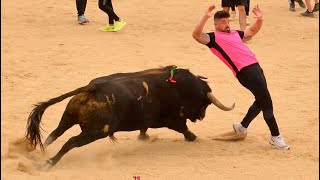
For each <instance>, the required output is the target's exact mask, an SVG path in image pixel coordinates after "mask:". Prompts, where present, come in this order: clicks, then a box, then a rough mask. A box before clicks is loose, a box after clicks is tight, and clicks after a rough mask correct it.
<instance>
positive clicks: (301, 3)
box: [296, 0, 306, 8]
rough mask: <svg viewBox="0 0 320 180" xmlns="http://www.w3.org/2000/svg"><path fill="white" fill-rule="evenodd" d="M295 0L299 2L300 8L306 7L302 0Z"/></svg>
mask: <svg viewBox="0 0 320 180" xmlns="http://www.w3.org/2000/svg"><path fill="white" fill-rule="evenodd" d="M296 2H298V3H299V6H300V7H301V8H306V4H305V3H304V2H303V1H302V0H297V1H296Z"/></svg>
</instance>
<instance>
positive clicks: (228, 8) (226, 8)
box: [222, 7, 230, 12]
mask: <svg viewBox="0 0 320 180" xmlns="http://www.w3.org/2000/svg"><path fill="white" fill-rule="evenodd" d="M222 9H223V10H224V11H226V12H229V11H230V7H222Z"/></svg>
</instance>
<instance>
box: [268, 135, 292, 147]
mask: <svg viewBox="0 0 320 180" xmlns="http://www.w3.org/2000/svg"><path fill="white" fill-rule="evenodd" d="M269 143H270V144H271V145H272V146H275V147H276V148H278V149H281V150H288V149H290V146H288V145H287V144H286V143H285V142H284V139H283V137H282V136H281V135H279V136H271V138H270V141H269Z"/></svg>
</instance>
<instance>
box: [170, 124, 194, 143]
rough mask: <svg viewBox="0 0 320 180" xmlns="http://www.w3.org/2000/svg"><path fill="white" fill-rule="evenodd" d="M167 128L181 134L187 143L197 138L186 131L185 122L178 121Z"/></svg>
mask: <svg viewBox="0 0 320 180" xmlns="http://www.w3.org/2000/svg"><path fill="white" fill-rule="evenodd" d="M168 128H169V129H172V130H175V131H177V132H179V133H182V134H183V136H184V138H185V140H187V141H194V140H196V139H197V136H196V135H195V134H193V133H192V132H191V131H190V130H189V129H188V126H187V124H186V121H183V120H179V121H178V122H175V123H173V124H170V125H169V126H168Z"/></svg>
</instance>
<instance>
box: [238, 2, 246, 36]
mask: <svg viewBox="0 0 320 180" xmlns="http://www.w3.org/2000/svg"><path fill="white" fill-rule="evenodd" d="M237 7H238V12H239V24H240V29H241V31H244V30H245V29H246V19H247V16H246V9H245V6H243V5H238V6H237Z"/></svg>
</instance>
